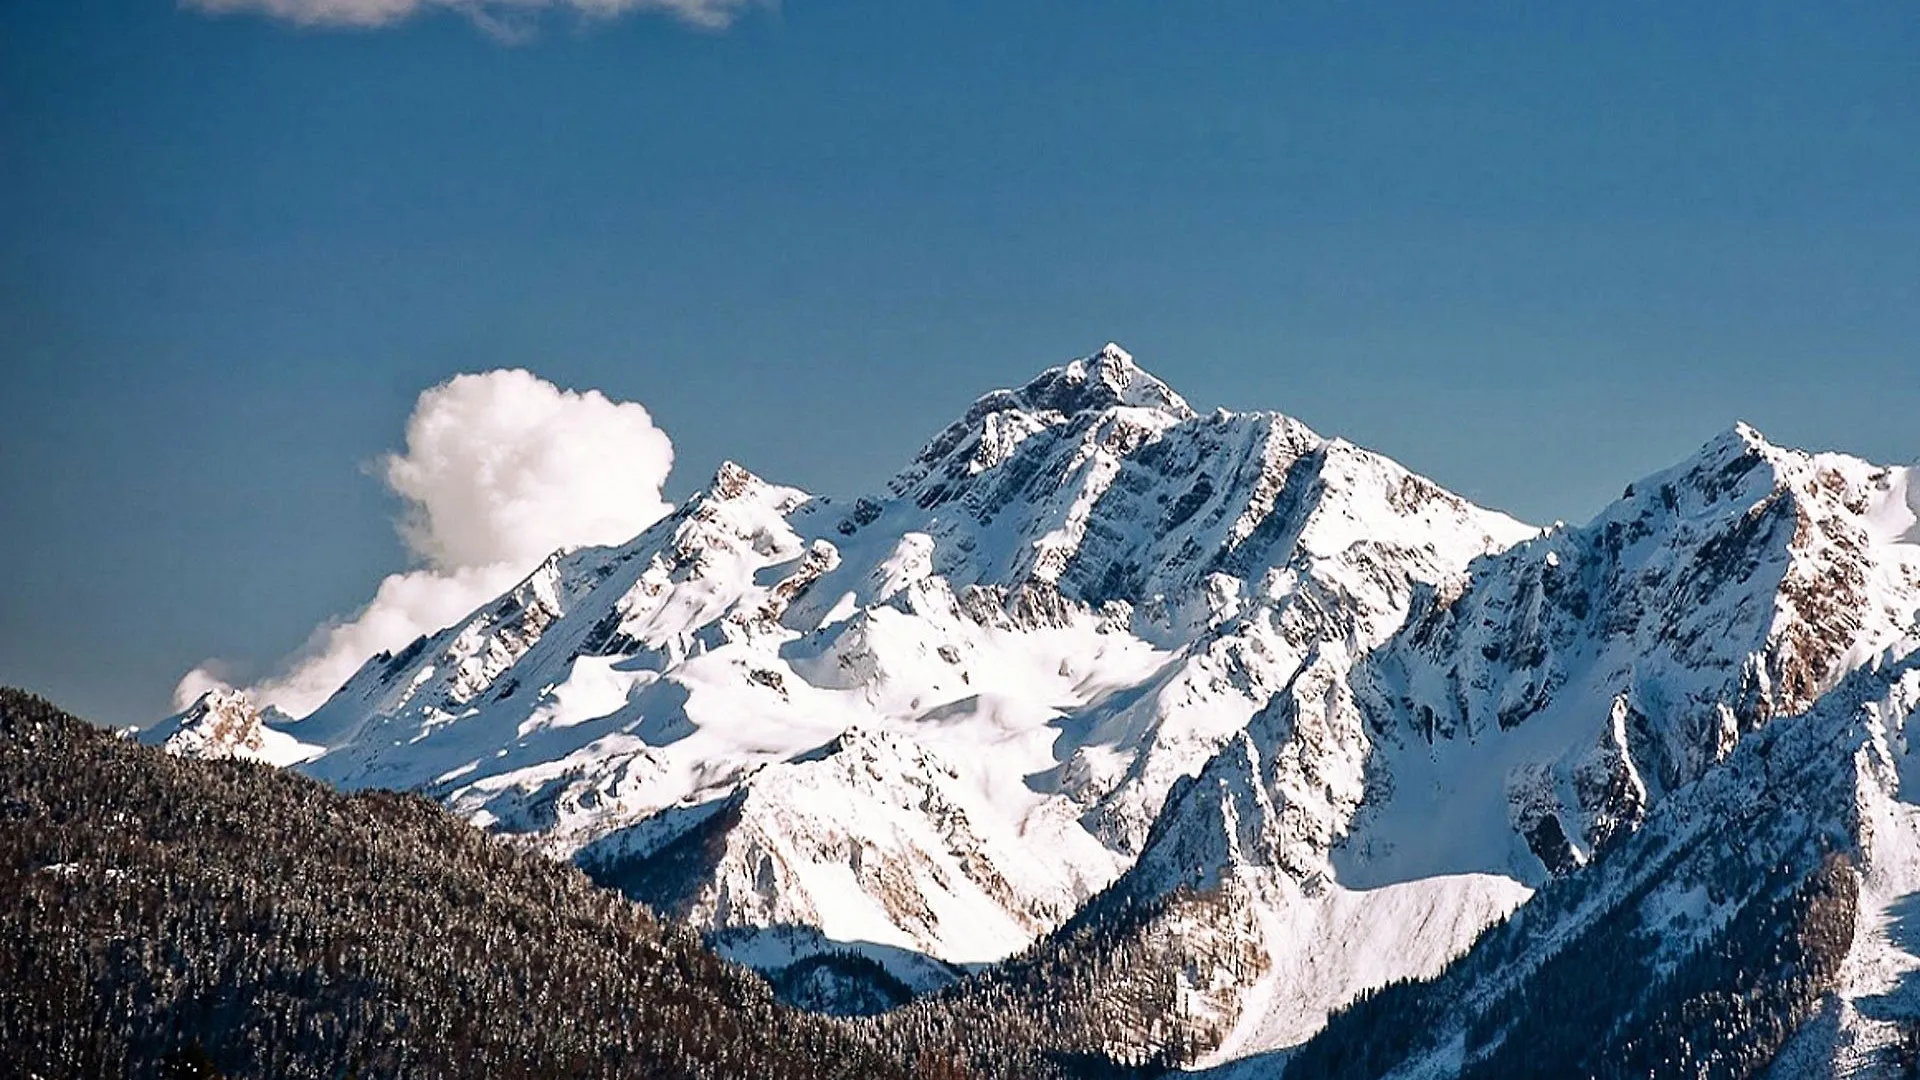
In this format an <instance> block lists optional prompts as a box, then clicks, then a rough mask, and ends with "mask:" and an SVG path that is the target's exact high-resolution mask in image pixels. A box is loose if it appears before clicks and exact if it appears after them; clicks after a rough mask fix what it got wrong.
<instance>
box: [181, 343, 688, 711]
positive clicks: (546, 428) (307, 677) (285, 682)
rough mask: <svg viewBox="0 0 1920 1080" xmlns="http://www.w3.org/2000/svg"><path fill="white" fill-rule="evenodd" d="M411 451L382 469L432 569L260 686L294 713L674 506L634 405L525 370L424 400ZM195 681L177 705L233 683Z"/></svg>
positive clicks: (398, 584) (209, 671)
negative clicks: (547, 563)
mask: <svg viewBox="0 0 1920 1080" xmlns="http://www.w3.org/2000/svg"><path fill="white" fill-rule="evenodd" d="M406 437H407V448H406V452H405V453H403V454H392V455H389V456H388V457H387V458H386V459H385V461H384V462H383V463H382V464H383V468H382V474H383V476H384V478H385V480H386V482H387V484H388V486H389V487H391V488H392V489H393V491H394V492H395V494H397V495H399V496H400V497H401V498H402V499H404V500H406V502H407V513H406V517H405V519H404V520H403V521H402V522H401V524H400V535H401V536H402V537H403V538H404V539H405V540H406V542H407V546H408V547H409V548H410V549H412V551H413V553H414V554H415V555H416V556H418V557H419V558H420V559H421V560H422V561H423V562H424V563H425V564H426V566H425V567H424V568H422V569H418V570H413V571H410V572H406V573H398V574H392V575H390V576H388V577H387V578H386V579H385V580H384V581H382V582H381V583H380V587H379V589H378V591H376V592H375V594H374V597H373V600H372V601H371V602H369V603H368V604H367V605H366V606H365V607H363V608H361V609H360V610H359V611H358V612H356V613H354V614H353V615H352V616H351V617H349V618H346V619H340V620H335V621H332V622H329V623H327V624H325V625H323V626H321V627H319V628H318V629H316V630H315V631H314V633H313V635H312V636H311V637H310V638H309V639H308V642H307V644H306V646H305V647H304V648H302V649H301V650H300V651H299V652H298V653H296V654H295V655H294V656H293V657H291V658H289V660H288V661H286V662H285V663H284V664H283V665H282V671H281V673H280V674H278V675H276V676H274V677H273V678H270V679H267V680H266V681H264V682H261V683H259V684H257V685H255V686H253V687H251V688H250V690H251V692H252V694H253V696H254V698H255V700H257V701H258V702H259V703H261V704H263V705H274V706H277V707H278V708H280V709H281V710H282V711H283V712H286V713H288V714H289V715H292V716H304V715H306V714H307V713H309V712H311V711H313V709H314V708H316V707H317V706H319V705H320V703H321V702H323V701H325V700H326V699H327V697H328V695H330V694H332V693H333V691H335V690H336V689H338V688H339V687H340V684H341V683H343V682H345V681H346V679H347V678H348V676H350V675H352V674H353V673H354V671H355V670H357V669H358V668H359V667H360V665H361V664H362V663H364V662H365V661H366V659H367V658H368V657H370V656H372V655H373V654H374V653H377V652H379V651H381V650H383V649H385V650H397V649H400V648H403V647H405V646H406V645H407V644H408V643H409V642H411V641H412V640H413V639H414V638H416V637H418V636H420V635H421V634H427V633H432V632H434V631H436V630H439V629H441V628H443V627H445V626H447V625H449V624H451V623H454V622H457V621H458V620H459V619H461V618H463V617H464V616H466V615H467V614H468V613H469V612H471V611H472V610H473V609H474V608H477V607H479V606H480V605H481V604H483V603H485V602H486V601H488V600H491V599H492V598H493V597H495V596H497V595H499V594H500V593H502V592H504V591H506V590H507V589H508V588H510V587H511V586H512V585H513V584H514V583H515V582H517V581H518V580H519V579H520V578H522V577H524V576H525V575H526V574H527V573H529V572H530V571H531V570H532V569H533V568H534V566H536V565H537V564H538V563H539V562H540V560H541V559H544V558H545V557H546V556H547V555H549V554H550V553H552V552H553V551H554V550H556V549H558V548H563V547H580V546H585V545H589V544H615V543H620V542H623V541H625V540H628V539H630V538H632V537H633V536H634V535H636V534H638V533H639V532H640V530H642V529H644V528H646V527H647V526H648V525H650V524H652V523H653V522H655V521H657V520H659V518H660V517H661V516H663V515H664V514H666V512H667V511H668V510H669V509H670V507H669V505H668V504H667V503H666V501H665V500H664V499H663V498H662V497H661V494H660V491H661V488H662V486H663V485H664V484H665V483H666V480H667V474H668V472H669V471H670V470H671V469H672V467H673V443H672V442H671V441H670V440H669V439H668V438H667V436H666V433H665V432H663V431H661V430H660V429H659V428H657V427H655V426H654V424H653V417H652V416H650V415H649V414H648V413H647V410H646V409H645V408H644V407H642V406H641V405H639V404H636V403H634V402H615V401H612V400H609V399H608V398H607V397H606V396H605V395H603V394H601V393H600V392H598V391H595V390H589V391H586V392H584V393H577V392H575V391H571V390H562V389H560V388H559V387H556V386H554V385H553V384H552V383H549V382H547V381H545V380H544V379H541V378H539V377H538V376H535V375H533V374H532V373H530V372H527V371H521V370H511V371H489V372H486V373H485V374H480V375H460V376H457V377H456V378H454V379H452V380H450V381H448V382H446V383H443V384H441V385H440V386H436V387H434V388H433V389H431V390H428V391H427V392H425V393H423V394H421V395H420V399H419V401H418V402H416V403H415V405H414V409H413V415H412V416H411V417H410V418H409V419H408V421H407V436H406ZM218 670H219V668H218V665H216V664H214V663H212V662H209V663H208V664H203V665H201V666H200V667H199V668H196V669H194V670H193V671H192V672H189V673H188V674H187V676H186V677H185V678H183V679H181V681H180V684H179V686H178V687H177V688H176V689H175V691H174V698H175V707H176V708H185V707H186V705H187V704H191V703H192V701H193V700H194V699H195V698H197V697H199V695H200V694H201V693H202V692H204V691H206V690H208V689H211V688H213V687H215V686H221V685H225V683H224V681H223V680H222V679H221V678H220V677H219V675H218V674H217V672H218Z"/></svg>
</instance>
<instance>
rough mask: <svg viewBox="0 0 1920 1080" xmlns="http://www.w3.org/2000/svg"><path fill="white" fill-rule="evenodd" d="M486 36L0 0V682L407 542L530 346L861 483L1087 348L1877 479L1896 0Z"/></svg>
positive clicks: (1290, 399) (848, 8) (1498, 482)
mask: <svg viewBox="0 0 1920 1080" xmlns="http://www.w3.org/2000/svg"><path fill="white" fill-rule="evenodd" d="M529 28H531V30H532V32H531V33H530V34H527V35H523V39H522V40H519V41H517V42H515V43H509V42H506V41H503V40H502V39H501V38H500V36H499V35H498V34H495V33H489V32H487V31H486V30H483V29H481V28H477V27H476V26H475V25H474V24H473V23H472V22H470V21H469V20H467V19H465V18H462V17H460V16H458V15H455V14H448V13H444V12H442V13H438V14H436V13H431V12H429V13H426V14H422V15H420V16H419V17H416V18H413V19H410V20H404V21H401V22H399V23H398V24H396V25H391V26H387V27H384V28H380V29H362V30H329V29H315V28H302V27H299V26H295V25H292V24H290V23H287V22H285V21H275V20H272V19H269V18H265V17H260V16H256V15H244V14H242V15H226V16H220V17H215V16H210V15H207V14H204V13H201V12H198V11H191V10H180V9H176V8H175V7H173V6H172V5H171V4H170V3H168V2H165V0H151V2H149V0H104V2H98V3H74V2H72V0H11V2H9V3H7V4H5V5H3V6H0V350H4V355H0V506H4V508H5V516H4V521H5V527H4V529H0V560H4V565H5V566H6V567H7V583H6V585H5V586H4V588H3V589H0V681H5V682H9V683H16V684H21V685H25V686H27V687H29V688H32V689H36V690H39V691H41V692H44V693H47V694H50V695H52V696H54V697H55V698H56V699H57V700H59V701H61V702H63V703H65V704H67V705H69V706H71V707H73V708H76V709H79V710H82V711H84V712H87V713H90V714H91V715H94V716H96V717H97V718H100V719H103V720H109V721H116V722H136V721H144V720H148V719H151V718H152V717H153V716H154V715H155V714H157V713H158V712H160V711H164V709H165V708H166V704H167V701H166V699H167V694H168V691H169V690H170V688H171V687H172V685H173V682H174V680H175V679H176V678H178V677H179V675H180V674H181V673H182V672H183V671H185V670H186V669H187V668H189V667H191V666H192V665H194V664H196V663H198V662H199V661H200V660H201V659H203V658H205V657H207V656H221V657H226V658H229V659H231V660H232V661H233V662H234V663H235V664H236V665H238V666H239V667H240V668H241V669H242V670H243V671H252V672H254V673H259V672H261V671H263V670H264V668H265V667H266V666H268V665H270V664H272V662H273V661H274V660H275V658H277V657H280V656H282V655H284V654H286V653H287V652H288V651H290V650H291V649H293V648H295V647H296V646H298V645H299V644H300V642H301V641H302V640H303V639H304V638H305V637H306V635H307V634H308V632H309V631H310V630H311V629H312V628H313V627H314V626H315V624H316V623H319V622H321V621H322V620H323V619H325V618H327V617H328V616H330V615H335V614H342V613H347V612H350V611H352V610H353V609H354V608H355V607H356V606H357V605H358V604H360V603H363V602H364V601H365V600H366V599H367V598H368V597H369V596H370V595H371V593H372V589H373V586H374V585H375V583H377V582H378V580H379V579H380V577H381V576H382V575H383V574H385V573H388V572H391V571H394V570H398V569H401V568H403V567H404V566H405V565H406V564H407V560H408V554H407V552H406V550H405V549H404V548H403V547H402V545H401V542H400V541H399V540H398V539H397V538H396V536H395V532H394V529H393V520H394V517H395V515H396V514H397V513H398V510H399V504H398V503H397V502H396V500H395V499H394V498H393V497H392V496H391V495H390V494H388V493H387V492H386V491H385V489H384V488H383V487H382V485H381V483H380V482H379V480H378V479H377V478H376V477H375V476H373V475H370V471H369V468H368V464H369V463H370V462H373V461H375V460H376V459H378V457H379V456H380V455H381V454H382V453H384V452H386V451H388V450H391V449H394V448H396V447H397V446H398V445H399V443H400V440H401V438H402V431H403V426H404V424H405V421H406V417H407V414H408V411H409V409H410V408H411V407H412V405H413V402H414V399H415V397H416V395H418V394H419V393H420V392H421V391H422V390H424V389H426V388H427V387H429V386H431V385H433V384H435V383H438V382H440V381H442V380H444V379H446V378H447V377H449V376H451V375H453V374H454V373H456V372H461V371H473V370H481V369H486V368H493V367H500V366H526V367H528V368H531V369H532V370H534V371H536V372H538V373H539V374H541V375H543V376H545V377H546V378H549V379H551V380H553V381H555V382H557V383H559V384H560V385H562V386H572V387H581V388H585V387H597V388H600V389H602V390H604V391H605V392H607V393H608V394H609V395H611V396H613V397H615V398H619V399H625V400H634V401H639V402H642V403H644V404H645V405H646V406H647V407H648V409H650V410H651V412H652V414H653V417H654V419H655V420H656V421H657V422H658V423H659V425H660V426H661V427H663V428H664V429H665V430H666V431H667V432H668V434H669V435H670V436H671V437H672V439H673V441H674V445H675V448H676V453H677V461H678V464H677V465H676V471H675V473H674V479H673V480H672V481H671V483H670V484H669V488H668V492H669V494H670V495H674V496H679V495H683V494H684V493H685V492H686V491H687V490H689V489H690V488H691V487H693V486H695V485H697V484H698V483H700V482H702V481H703V480H704V479H705V477H706V476H708V475H709V474H710V473H711V471H712V469H713V468H714V467H715V465H717V464H718V462H719V461H720V460H721V459H723V458H735V459H738V460H740V461H741V462H743V463H745V464H746V465H748V466H749V467H751V468H753V469H755V470H756V471H758V472H761V473H763V474H765V475H767V476H769V477H771V478H775V479H779V480H783V481H785V482H789V483H794V484H797V485H800V486H803V487H807V488H809V489H811V490H816V491H820V492H823V493H829V494H851V493H857V492H859V491H861V490H864V489H869V488H872V487H875V486H876V485H878V484H879V483H881V482H882V481H883V480H884V478H885V477H886V476H887V475H888V474H890V473H891V472H892V471H893V470H894V469H895V468H897V467H898V466H899V465H900V464H901V463H903V462H904V461H905V460H906V459H907V458H908V457H910V456H911V454H912V453H913V452H914V450H916V449H917V448H918V446H919V444H920V442H921V441H922V440H924V439H925V438H926V437H927V436H929V435H930V434H932V433H933V431H935V430H936V429H937V428H938V427H939V426H940V425H941V424H942V423H944V422H945V421H946V420H947V419H949V418H951V416H953V415H954V414H956V413H957V412H959V411H960V410H961V409H963V408H964V407H965V405H966V403H967V402H969V401H970V400H971V399H972V398H973V397H974V396H976V395H977V394H979V393H980V392H983V391H985V390H986V389H989V388H991V387H994V386H998V385H1004V384H1009V383H1014V382H1018V381H1021V380H1023V379H1024V378H1025V377H1027V376H1028V375H1030V374H1032V373H1033V372H1034V371H1036V370H1038V369H1039V368H1041V367H1044V366H1047V365H1049V364H1053V363H1058V362H1061V361H1063V360H1065V359H1066V358H1068V357H1070V356H1073V355H1077V354H1081V353H1085V352H1088V351H1091V350H1093V349H1095V348H1097V347H1098V346H1099V345H1101V344H1102V343H1104V342H1105V341H1107V340H1108V339H1115V340H1118V341H1120V342H1121V343H1123V344H1124V345H1126V346H1127V347H1128V348H1129V349H1131V350H1132V351H1133V352H1134V353H1135V354H1136V356H1137V357H1138V358H1139V359H1140V361H1141V362H1142V363H1143V364H1144V365H1146V366H1147V367H1149V368H1150V369H1152V370H1154V371H1156V372H1157V373H1158V374H1160V375H1161V376H1162V377H1164V378H1166V379H1167V380H1168V381H1169V382H1171V383H1173V384H1174V385H1175V386H1176V387H1177V388H1178V389H1179V390H1181V391H1182V392H1183V393H1184V394H1186V395H1187V396H1188V397H1189V398H1190V399H1192V400H1193V401H1194V402H1195V403H1196V404H1200V405H1203V406H1210V405H1228V406H1231V407H1235V408H1277V409H1281V410H1283V411H1286V412H1289V413H1292V414H1293V415H1296V416H1298V417H1300V418H1302V419H1304V420H1306V421H1307V422H1309V423H1311V424H1313V425H1314V426H1315V427H1317V428H1318V429H1320V430H1321V431H1323V432H1328V433H1337V434H1342V435H1345V436H1347V437H1349V438H1351V439H1353V440H1354V441H1356V442H1360V443H1362V444H1365V445H1369V446H1373V447H1375V448H1378V449H1380V450H1383V451H1385V452H1387V453H1389V454H1391V455H1393V456H1395V457H1397V458H1399V459H1400V460H1402V461H1403V462H1405V463H1407V464H1408V465H1409V466H1410V467H1412V468H1414V469H1416V470H1417V471H1420V472H1424V473H1426V474H1428V475H1430V476H1432V477H1434V478H1435V479H1437V480H1439V481H1440V482H1442V483H1444V484H1446V485H1448V486H1450V487H1452V488H1454V489H1456V490H1459V491H1461V492H1463V493H1465V494H1467V495H1469V496H1471V497H1473V498H1475V499H1478V500H1480V501H1482V502H1486V503H1489V504H1491V505H1495V506H1499V507H1502V508H1504V509H1508V510H1510V511H1512V512H1514V513H1516V514H1519V515H1520V516H1523V517H1526V518H1529V519H1531V520H1536V521H1544V520H1550V519H1553V518H1566V519H1569V520H1583V519H1585V518H1586V517H1588V516H1590V515H1591V514H1592V513H1594V512H1595V511H1597V510H1598V509H1599V507H1600V506H1601V505H1602V504H1604V502H1605V501H1606V500H1607V499H1609V498H1610V497H1612V496H1613V495H1615V494H1617V492H1618V491H1619V489H1620V488H1621V487H1622V486H1623V485H1624V484H1625V483H1626V482H1627V481H1629V480H1631V479H1633V478H1635V477H1636V476H1638V475H1641V474H1643V473H1646V472H1649V471H1651V470H1653V469H1655V468H1658V467H1659V466H1661V465H1663V464H1665V463H1668V462H1670V461H1672V460H1675V459H1677V458H1679V457H1681V456H1683V455H1685V454H1687V453H1689V452H1691V450H1692V449H1693V448H1694V447H1696V446H1697V445H1698V444H1700V443H1701V442H1704V441H1705V440H1706V439H1707V438H1709V437H1710V436H1711V435H1712V434H1713V433H1714V432H1716V431H1717V430H1719V429H1721V428H1724V427H1725V426H1727V425H1728V424H1729V423H1731V422H1732V421H1733V420H1734V419H1736V418H1745V419H1748V420H1750V421H1752V422H1754V423H1755V424H1756V425H1758V426H1759V427H1760V428H1761V429H1762V430H1763V431H1765V432H1767V433H1768V434H1769V435H1770V436H1771V437H1773V438H1775V439H1776V440H1777V441H1781V442H1787V443H1794V444H1801V445H1809V446H1817V447H1829V446H1831V447H1841V448H1845V449H1849V450H1851V451H1854V452H1856V453H1860V454H1862V455H1864V456H1867V457H1871V458H1875V459H1879V460H1884V461H1908V460H1912V459H1914V458H1915V457H1916V455H1920V424H1916V422H1915V418H1916V417H1917V416H1920V348H1917V346H1920V302H1917V301H1920V296H1917V295H1916V293H1917V292H1920V200H1916V199H1915V197H1914V193H1915V192H1920V108H1917V107H1916V106H1917V105H1920V64H1917V63H1916V62H1915V57H1916V56H1920V9H1916V8H1915V7H1914V6H1913V5H1912V4H1910V3H1906V2H1904V0H1902V2H1892V0H1889V2H1882V3H1875V2H1860V3H1848V4H1809V3H1805V2H1804V0H1796V2H1791V3H1785V2H1770V0H1759V2H1755V3H1751V4H1737V5H1736V4H1719V3H1682V4H1672V3H1631V2H1629V3H1620V4H1605V5H1599V4H1563V3H1544V2H1543V3H1538V4H1513V3H1477V2H1470V0H1459V2H1448V3H1444V4H1435V3H1430V2H1407V3H1398V2H1385V0H1382V2H1366V0H1348V2H1342V3H1332V2H1315V0H1299V2H1290V3H1282V4H1276V3H1246V2H1235V0H1225V2H1221V3H1213V4H1206V5H1191V4H1186V5H1183V4H1168V3H1164V2H1162V3H1147V2H1130V0H1106V2H1102V3H1083V2H1070V0H1069V2H1061V3H1055V4H1033V3H1004V2H997V0H976V2H971V3H964V4H963V3H946V2H937V0H929V2H909V3H901V2H893V3H882V2H878V0H872V2H868V0H835V2H827V0H787V3H785V4H784V6H782V7H780V8H779V9H777V10H769V9H760V8H754V9H749V10H745V11H743V12H741V13H740V17H739V18H738V19H737V20H736V21H734V22H733V24H732V25H731V26H729V27H727V28H725V29H723V30H714V29H697V28H690V27H688V26H687V25H685V24H684V23H683V22H681V21H677V20H675V19H673V18H669V17H664V16H661V15H657V14H646V13H640V14H632V15H628V16H626V17H622V18H617V19H610V20H596V21H582V20H580V19H578V18H575V17H570V16H568V15H566V14H565V13H564V12H561V13H555V14H551V15H549V16H548V17H545V18H542V19H538V20H536V24H533V25H531V26H529V25H525V24H523V25H522V26H521V27H520V29H522V30H527V29H529Z"/></svg>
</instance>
